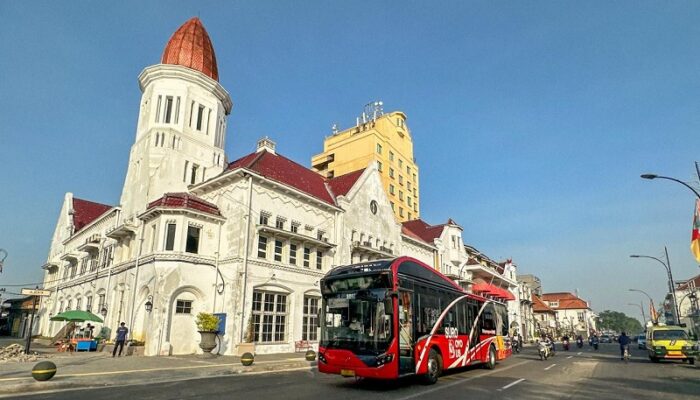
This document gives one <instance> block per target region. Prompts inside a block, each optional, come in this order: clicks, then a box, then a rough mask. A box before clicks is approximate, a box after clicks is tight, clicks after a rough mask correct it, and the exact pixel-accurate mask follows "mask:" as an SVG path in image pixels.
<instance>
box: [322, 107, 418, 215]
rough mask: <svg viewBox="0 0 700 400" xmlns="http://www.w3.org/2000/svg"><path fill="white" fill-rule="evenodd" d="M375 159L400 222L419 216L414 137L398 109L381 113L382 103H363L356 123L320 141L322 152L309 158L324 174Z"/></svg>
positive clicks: (360, 166)
mask: <svg viewBox="0 0 700 400" xmlns="http://www.w3.org/2000/svg"><path fill="white" fill-rule="evenodd" d="M372 161H376V162H377V166H378V168H379V173H380V174H381V177H382V184H383V186H384V190H385V192H386V194H387V196H388V197H389V202H390V203H391V208H392V210H393V211H394V216H395V217H396V220H397V221H399V222H405V221H410V220H414V219H418V218H420V207H419V203H420V201H419V196H420V193H419V186H418V178H419V176H418V175H419V174H418V165H417V164H416V160H415V158H414V156H413V139H412V138H411V132H410V130H409V129H408V125H406V115H405V114H404V113H403V112H401V111H394V112H390V113H386V114H385V113H384V110H383V103H382V102H381V101H375V102H372V103H369V104H367V105H366V106H365V109H364V111H363V112H362V115H361V116H360V117H358V118H357V123H356V125H355V126H353V127H351V128H348V129H345V130H343V131H340V132H339V131H338V129H337V127H336V126H335V125H334V126H333V134H332V135H331V136H329V137H327V138H326V139H325V140H324V141H323V152H322V153H320V154H317V155H315V156H313V157H312V159H311V167H312V168H313V170H314V171H316V172H318V173H319V174H321V175H323V176H325V177H327V178H333V177H334V176H340V175H345V174H347V173H350V172H353V171H357V170H360V169H363V168H366V167H367V165H368V164H369V163H370V162H372Z"/></svg>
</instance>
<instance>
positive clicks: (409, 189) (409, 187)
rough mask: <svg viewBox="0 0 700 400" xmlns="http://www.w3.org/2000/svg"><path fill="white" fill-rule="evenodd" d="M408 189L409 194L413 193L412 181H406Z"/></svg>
mask: <svg viewBox="0 0 700 400" xmlns="http://www.w3.org/2000/svg"><path fill="white" fill-rule="evenodd" d="M406 188H408V191H409V192H410V191H411V182H410V181H406Z"/></svg>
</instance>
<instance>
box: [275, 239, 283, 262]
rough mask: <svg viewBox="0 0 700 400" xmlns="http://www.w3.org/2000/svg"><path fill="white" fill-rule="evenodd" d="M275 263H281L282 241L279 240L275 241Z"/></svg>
mask: <svg viewBox="0 0 700 400" xmlns="http://www.w3.org/2000/svg"><path fill="white" fill-rule="evenodd" d="M274 258H275V261H279V262H281V261H282V241H281V240H275V255H274Z"/></svg>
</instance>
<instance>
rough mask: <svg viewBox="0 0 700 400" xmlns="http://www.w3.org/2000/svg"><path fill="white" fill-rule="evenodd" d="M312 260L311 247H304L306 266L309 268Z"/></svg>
mask: <svg viewBox="0 0 700 400" xmlns="http://www.w3.org/2000/svg"><path fill="white" fill-rule="evenodd" d="M310 262H311V249H310V248H308V247H304V268H309V265H310Z"/></svg>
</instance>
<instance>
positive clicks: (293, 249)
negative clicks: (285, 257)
mask: <svg viewBox="0 0 700 400" xmlns="http://www.w3.org/2000/svg"><path fill="white" fill-rule="evenodd" d="M289 263H290V264H292V265H297V245H296V244H294V243H290V244H289Z"/></svg>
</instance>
